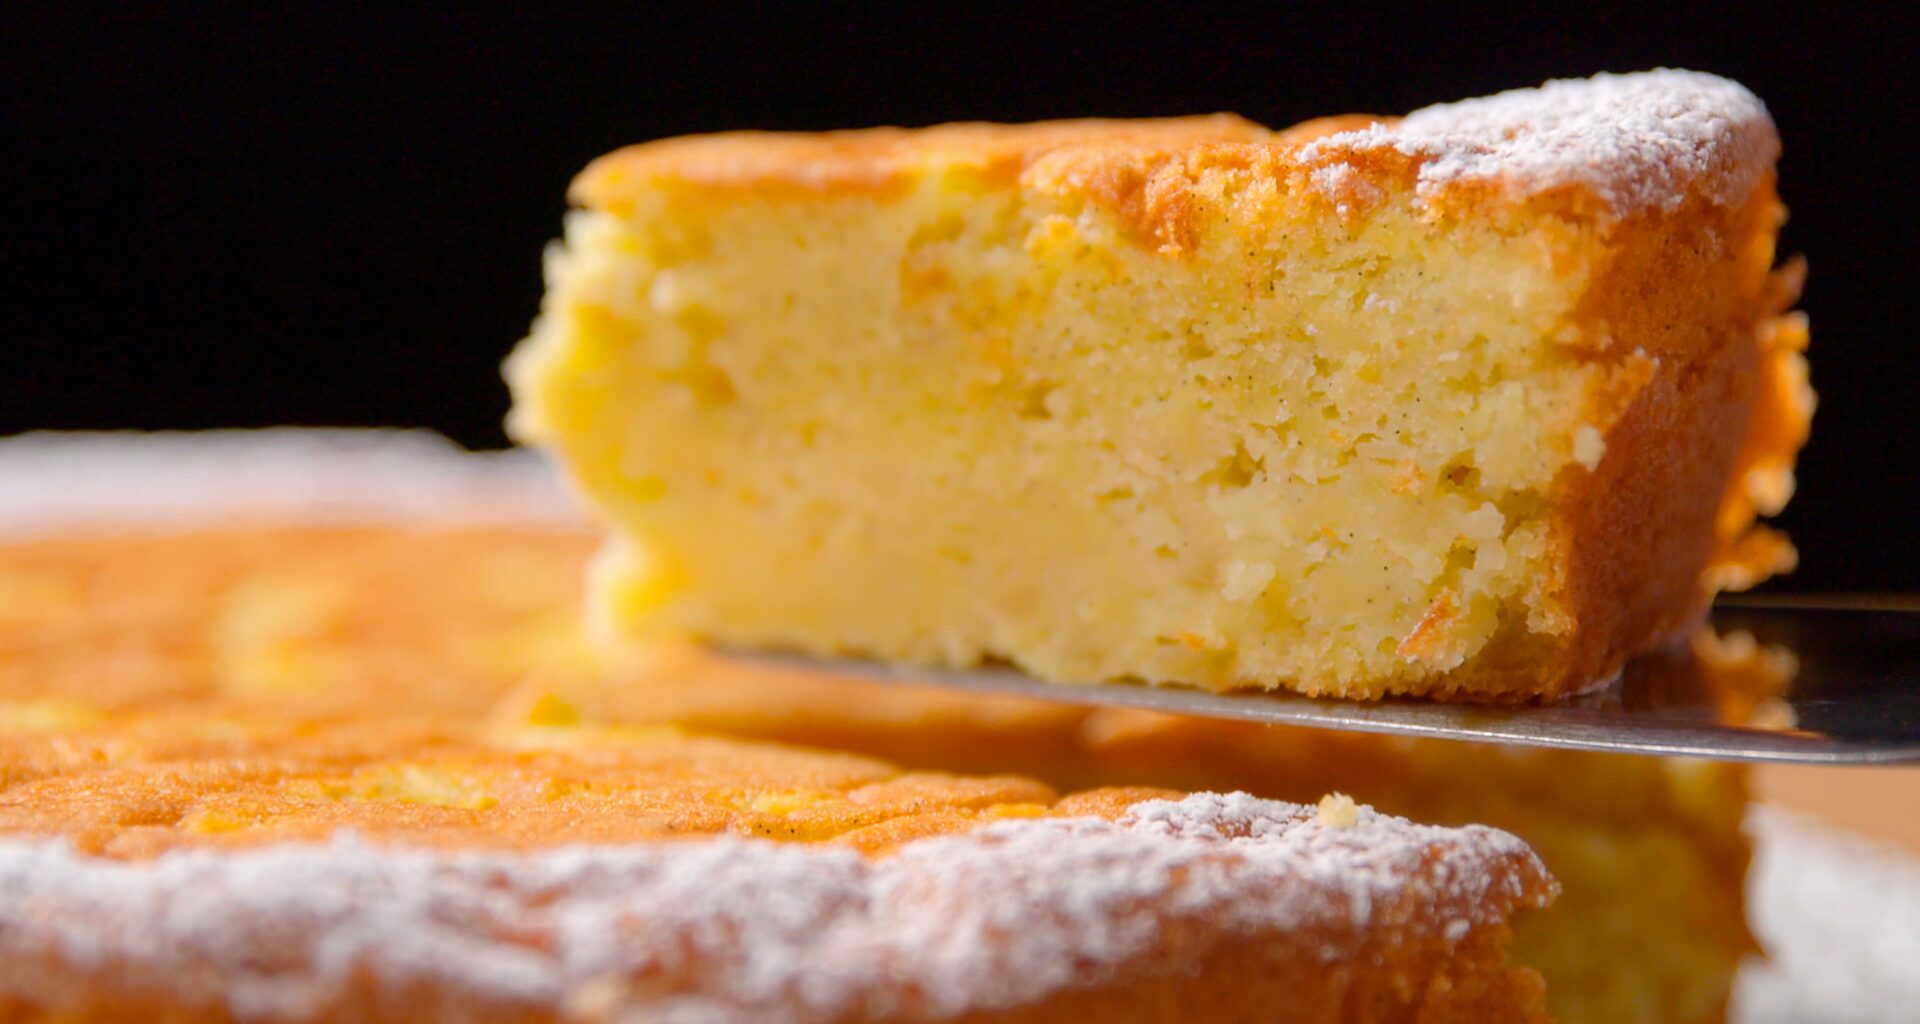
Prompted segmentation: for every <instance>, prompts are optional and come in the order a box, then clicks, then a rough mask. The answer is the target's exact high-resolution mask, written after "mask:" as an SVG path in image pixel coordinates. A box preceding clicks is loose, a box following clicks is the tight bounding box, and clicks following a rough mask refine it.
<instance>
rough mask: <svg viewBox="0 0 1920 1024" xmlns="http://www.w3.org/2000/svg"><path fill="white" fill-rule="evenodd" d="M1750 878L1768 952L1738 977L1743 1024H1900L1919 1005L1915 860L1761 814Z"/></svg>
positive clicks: (1752, 823)
mask: <svg viewBox="0 0 1920 1024" xmlns="http://www.w3.org/2000/svg"><path fill="white" fill-rule="evenodd" d="M1749 827H1750V828H1751V829H1752V830H1753V831H1754V832H1755V833H1756V834H1757V836H1756V838H1757V839H1758V842H1757V843H1756V844H1755V847H1756V849H1755V857H1754V864H1753V870H1752V871H1751V872H1750V873H1749V875H1748V878H1747V889H1748V893H1749V905H1750V907H1751V914H1752V918H1753V929H1754V932H1755V933H1756V934H1757V936H1758V937H1759V939H1760V944H1761V946H1763V947H1764V948H1765V949H1766V951H1767V958H1766V959H1765V960H1756V961H1755V962H1752V963H1749V964H1747V965H1746V966H1744V967H1743V968H1742V969H1741V971H1740V977H1739V981H1738V983H1737V984H1736V985H1735V988H1734V1005H1733V1011H1734V1012H1733V1013H1732V1015H1731V1018H1732V1019H1733V1020H1736V1021H1739V1022H1740V1024H1792V1022H1799V1021H1823V1022H1831V1024H1904V1022H1906V1021H1910V1020H1912V1019H1913V1014H1914V1008H1915V1007H1920V972H1916V971H1915V970H1914V965H1915V964H1920V858H1915V857H1914V856H1913V855H1912V853H1911V852H1910V851H1907V850H1903V849H1896V848H1894V847H1892V846H1888V845H1884V844H1880V843H1875V842H1872V841H1870V840H1866V839H1863V838H1860V837H1857V836H1853V835H1849V834H1845V833H1840V832H1836V831H1833V830H1831V829H1829V828H1825V827H1822V826H1820V825H1818V824H1816V823H1814V822H1813V821H1812V820H1811V819H1808V818H1803V817H1799V816H1797V815H1794V814H1792V813H1789V812H1782V811H1777V810H1770V809H1764V808H1763V809H1760V810H1758V811H1757V812H1756V813H1755V814H1754V815H1753V816H1752V817H1751V818H1750V820H1749Z"/></svg>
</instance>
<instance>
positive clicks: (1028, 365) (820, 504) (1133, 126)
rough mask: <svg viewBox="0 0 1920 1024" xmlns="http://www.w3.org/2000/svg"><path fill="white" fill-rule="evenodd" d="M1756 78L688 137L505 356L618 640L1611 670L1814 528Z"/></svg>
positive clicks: (1162, 677) (1337, 679)
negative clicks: (1178, 113)
mask: <svg viewBox="0 0 1920 1024" xmlns="http://www.w3.org/2000/svg"><path fill="white" fill-rule="evenodd" d="M1778 152H1779V140H1778V138H1777V135H1776V133H1775V130H1774V127H1773V123H1772V121H1771V120H1770V118H1769V117H1768V115H1767V113H1766V110H1765V107H1764V106H1763V105H1762V104H1761V103H1760V102H1759V100H1758V99H1756V98H1755V97H1754V96H1753V95H1752V94H1751V93H1749V92H1747V91H1746V90H1745V89H1744V88H1742V87H1740V86H1739V85H1737V84H1735V83H1732V82H1728V81H1726V80H1724V79H1719V78H1714V77H1712V76H1708V75H1701V74H1696V73H1691V72H1679V71H1657V72H1648V73H1643V74H1635V75H1622V76H1599V77H1596V78H1593V79H1589V80H1583V81H1566V82H1554V83H1549V84H1548V85H1546V86H1544V87H1542V88H1540V89H1535V90H1520V91H1516V92H1512V93H1504V94H1501V95H1499V96H1494V97H1487V98H1483V99H1477V100H1468V101H1465V102H1462V103H1457V104H1448V105H1443V106H1439V107H1432V108H1428V109H1426V110H1422V111H1417V112H1415V113H1413V114H1411V115H1409V116H1407V117H1405V118H1403V119H1392V118H1335V119H1326V120H1322V121H1318V122H1309V123H1308V124H1306V125H1302V126H1298V127H1296V128H1294V129H1289V130H1286V131H1279V132H1273V131H1268V130H1266V129H1263V128H1259V127H1258V126H1255V125H1251V124H1249V123H1247V122H1244V121H1240V120H1236V119H1228V118H1222V117H1212V118H1199V119H1184V120H1174V121H1164V122H1140V123H1129V122H1068V123H1060V124H1049V125H1027V126H988V125H965V126H946V127H939V128H932V129H925V130H919V131H907V130H901V129H876V130H872V131H867V132H846V133H831V134H827V135H819V136H769V135H765V134H747V135H739V134H735V135H725V136H708V137H695V138H688V139H677V140H667V141H664V142H657V143H647V144H645V145H642V146H638V147H634V148H631V149H628V150H623V151H621V152H619V153H616V154H613V155H610V156H608V157H606V158H604V159H603V160H601V161H599V162H597V163H595V164H594V165H593V166H592V167H591V168H589V169H588V170H587V171H586V172H585V173H584V174H583V175H582V176H581V178H580V179H579V181H578V182H577V183H576V185H575V189H574V193H573V196H574V199H575V201H576V202H577V203H578V204H579V205H580V209H578V210H576V211H574V212H573V213H572V214H570V215H569V217H568V220H567V224H566V232H565V239H564V241H563V242H562V243H561V244H559V245H557V246H556V247H555V248H554V249H553V250H552V251H551V252H550V253H549V258H548V265H547V278H548V294H547V297H546V301H545V303H544V305H543V308H542V312H541V315H540V317H539V319H538V321H537V323H536V325H535V327H534V329H533V332H532V335H531V337H530V338H529V339H528V340H527V341H526V342H525V343H524V345H523V346H522V347H521V349H520V350H519V351H518V352H516V354H515V355H514V357H513V358H512V360H511V361H510V363H509V365H508V368H507V375H508V378H509V380H510V382H511V384H512V385H513V390H514V394H515V408H514V412H513V415H512V420H511V423H510V426H511V429H512V431H513V433H514V434H515V436H516V437H518V438H520V439H522V440H524V441H527V442H530V443H533V444H537V445H540V446H543V447H545V448H547V449H548V450H550V451H552V452H553V453H555V454H556V455H557V456H558V457H559V459H560V461H561V462H562V463H563V465H564V466H565V467H566V469H567V471H568V473H569V474H570V476H571V477H572V478H573V480H574V481H575V483H576V484H577V486H578V489H579V491H580V493H581V494H582V495H583V496H584V497H585V498H586V499H587V500H588V501H589V503H590V504H591V506H592V507H593V509H594V512H595V514H596V516H597V517H598V518H599V519H600V520H601V521H602V522H603V523H604V524H605V525H606V526H607V527H608V529H609V534H610V536H609V540H608V543H607V545H606V547H605V549H604V551H603V553H602V555H601V557H600V559H599V562H598V565H597V567H596V570H595V572H594V576H593V579H594V593H595V599H594V608H595V614H596V615H597V616H598V618H599V620H600V621H601V622H602V623H603V624H604V625H606V626H608V627H610V628H612V629H613V630H615V631H617V632H623V633H627V634H632V635H640V634H690V635H693V636H696V637H703V638H713V639H718V640H722V641H725V642H727V643H730V644H734V645H743V646H757V647H769V648H782V649H796V650H802V651H811V652H819V653H832V654H855V655H863V656H871V657H875V658H879V659H882V660H887V661H893V662H904V663H913V664H931V665H969V664H975V663H979V662H982V661H988V660H1007V661H1011V662H1012V663H1014V664H1015V665H1017V666H1018V667H1019V668H1021V669H1023V670H1025V671H1027V672H1029V673H1031V674H1034V675H1036V676H1039V677H1042V678H1046V679H1051V680H1057V681H1065V682H1078V683H1088V682H1100V681H1107V680H1121V679H1137V680H1145V681H1148V682H1156V683H1179V684H1185V685H1194V686H1200V687H1205V688H1209V689H1235V688H1277V687H1285V688H1290V689H1294V690H1298V691H1301V692H1305V693H1310V694H1322V695H1337V696H1345V697H1359V698H1372V697H1379V696H1383V695H1387V694H1419V695H1428V696H1434V697H1441V698H1452V699H1473V700H1487V701H1512V700H1524V699H1533V698H1538V697H1543V696H1554V695H1560V694H1566V693H1570V692H1577V691H1580V690H1584V689H1588V688H1591V687H1593V686H1595V685H1596V684H1598V683H1600V682H1602V681H1604V680H1606V679H1608V678H1610V677H1611V676H1613V675H1614V674H1615V673H1616V672H1617V671H1618V670H1619V668H1620V666H1621V664H1622V663H1623V661H1624V659H1625V658H1626V657H1627V656H1628V655H1629V654H1630V653H1632V652H1635V651H1639V650H1645V649H1648V648H1651V647H1655V646H1659V645H1661V644H1664V643H1667V642H1669V641H1673V640H1676V639H1679V638H1682V637H1684V636H1685V635H1686V634H1687V632H1688V631H1690V630H1691V629H1693V628H1694V626H1695V625H1697V623H1698V622H1699V621H1700V617H1701V615H1702V614H1703V612H1704V609H1705V608H1706V606H1707V604H1708V602H1709V601H1710V599H1711V597H1712V595H1713V594H1714V593H1715V592H1716V591H1718V590H1720V589H1726V588H1738V587H1744V586H1749V585H1752V584H1753V583H1755V582H1758V581H1759V580H1761V579H1764V578H1765V577H1766V576H1767V575H1769V574H1770V573H1773V572H1778V571H1785V570H1786V569H1789V568H1791V566H1792V564H1793V558H1794V556H1793V550H1792V547H1791V545H1790V544H1788V543H1787V542H1786V541H1785V539H1784V538H1782V537H1780V536H1779V535H1778V534H1776V533H1773V532H1772V531H1769V530H1767V529H1766V528H1765V527H1763V526H1757V525H1756V520H1757V519H1758V518H1759V517H1763V516H1766V515H1771V514H1773V513H1775V512H1777V511H1779V509H1780V507H1781V506H1782V505H1783V504H1784V502H1785V501H1786V500H1787V498H1788V497H1789V496H1790V495H1791V492H1792V465H1793V459H1794V457H1795V454H1796V453H1797V451H1798V450H1799V447H1800V445H1801V444H1802V443H1803V442H1804V440H1805V436H1806V425H1807V421H1808V417H1809V415H1810V414H1811V410H1812V393H1811V391H1810V389H1809V388H1808V387H1807V383H1806V369H1805V360H1804V356H1803V351H1804V348H1805V345H1806V339H1807V332H1806V323H1805V320H1804V319H1803V318H1801V317H1800V316H1798V315H1797V314H1795V313H1792V312H1791V311H1790V310H1791V306H1792V304H1793V302H1794V301H1795V300H1796V297H1797V295H1798V287H1799V281H1800V276H1801V270H1800V267H1799V265H1798V264H1792V263H1790V264H1787V265H1785V266H1783V267H1781V268H1779V269H1777V270H1776V269H1775V254H1774V242H1775V237H1776V234H1777V231H1778V228H1779V226H1780V224H1781V221H1782V218H1783V216H1784V214H1783V209H1782V207H1781V205H1780V203H1779V200H1778V198H1777V197H1776V195H1775V192H1774V173H1773V165H1774V160H1775V158H1776V156H1777V154H1778Z"/></svg>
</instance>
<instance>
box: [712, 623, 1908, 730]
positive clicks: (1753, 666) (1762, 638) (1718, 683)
mask: <svg viewBox="0 0 1920 1024" xmlns="http://www.w3.org/2000/svg"><path fill="white" fill-rule="evenodd" d="M1713 625H1714V628H1715V630H1716V631H1717V632H1718V634H1719V636H1720V639H1719V641H1717V642H1715V643H1710V644H1707V645H1705V647H1704V649H1703V648H1702V645H1699V644H1696V645H1694V646H1693V647H1691V648H1688V647H1681V648H1678V649H1676V650H1674V651H1670V652H1666V653H1662V654H1657V655H1651V656H1648V657H1646V658H1641V659H1638V660H1636V661H1635V662H1633V663H1631V664H1629V665H1628V666H1627V669H1626V671H1624V672H1623V673H1622V674H1621V678H1620V679H1619V680H1617V681H1615V682H1614V683H1612V684H1610V685H1609V686H1607V687H1606V688H1604V689H1601V690H1599V691H1597V692H1594V693H1589V694H1585V695H1583V696H1581V697H1577V698H1574V699H1571V700H1567V701H1561V702H1556V703H1550V704H1541V705H1524V706H1513V707H1505V706H1484V705H1470V704H1443V703H1438V702H1433V701H1418V700H1387V701H1380V702H1373V703H1363V702H1357V701H1339V700H1319V699H1314V698H1309V697H1298V696H1293V695H1288V694H1272V693H1258V692H1244V693H1228V694H1219V693H1207V692H1203V691H1199V690H1188V689H1181V688H1176V687H1155V686H1143V685H1136V684H1124V683H1123V684H1102V685H1089V686H1075V685H1063V684H1059V683H1045V682H1040V681H1038V680H1036V679H1033V678H1030V677H1028V676H1025V675H1022V674H1020V673H1019V672H1016V671H1014V670H1012V669H1007V668H978V669H960V670H955V669H922V668H907V667H895V666H888V665H882V664H877V663H874V662H868V661H859V660H853V659H838V658H813V657H807V656H803V655H793V654H768V653H763V652H752V653H743V652H738V651H729V652H727V653H728V655H729V656H730V657H734V658H739V659H742V660H746V661H754V662H763V663H771V664H776V665H778V666H780V667H783V668H792V669H804V670H808V671H825V672H832V673H835V674H839V675H847V676H855V677H860V678H866V679H876V680H882V681H889V682H898V683H903V684H908V685H926V686H934V687H939V688H944V689H958V690H970V691H976V692H984V693H995V694H1007V695H1016V696H1023V697H1034V698H1039V699H1043V700H1052V701H1066V702H1070V703H1079V704H1099V705H1120V706H1125V707H1136V708H1148V709H1151V710H1155V711H1165V712H1171V713H1176V714H1183V715H1197V716H1201V717H1209V718H1235V719H1245V720H1252V721H1259V722H1271V723H1274V724H1281V725H1295V726H1310V727H1314V728H1323V729H1348V730H1357V731H1361V732H1379V733H1394V734H1400V735H1407V736H1426V737H1434V738H1443V739H1463V740H1478V741H1484V742H1498V743H1515V744H1522V745H1526V746H1539V747H1565V748H1572V749H1579V750H1607V751H1615V752H1619V753H1629V754H1655V755H1668V756H1686V757H1705V758H1715V759H1720V760H1738V761H1791V762H1803V763H1826V764H1897V763H1908V762H1920V609H1916V608H1913V607H1907V608H1899V607H1871V606H1869V607H1860V606H1859V604H1858V603H1857V602H1840V603H1838V604H1835V603H1826V604H1799V605H1789V604H1775V603H1765V604H1760V603H1755V604H1747V605H1735V606H1726V607H1720V608H1716V609H1715V611H1714V615H1713ZM1740 634H1746V635H1749V636H1751V637H1752V638H1753V639H1754V640H1755V641H1757V646H1756V647H1754V648H1753V649H1752V650H1749V649H1748V645H1747V644H1746V642H1745V640H1744V639H1743V638H1742V637H1741V636H1740ZM1716 652H1717V653H1716ZM1743 652H1744V655H1745V656H1742V654H1743Z"/></svg>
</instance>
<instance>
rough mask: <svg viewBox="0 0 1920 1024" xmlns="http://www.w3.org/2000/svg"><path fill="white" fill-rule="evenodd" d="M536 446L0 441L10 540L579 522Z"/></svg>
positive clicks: (2, 509) (330, 440)
mask: <svg viewBox="0 0 1920 1024" xmlns="http://www.w3.org/2000/svg"><path fill="white" fill-rule="evenodd" d="M577 515H578V514H577V513H576V512H575V511H574V509H573V505H572V503H571V502H570V501H569V500H568V499H567V496H566V494H565V492H564V491H563V489H562V488H561V487H560V486H558V484H557V482H556V481H555V479H554V474H553V473H552V471H551V470H550V469H549V467H548V466H547V465H546V464H545V463H544V462H543V461H541V459H540V457H539V456H538V455H536V454H533V453H531V452H526V451H512V452H499V453H485V454H482V453H472V452H466V451H462V450H461V449H459V448H456V447H454V446H453V445H452V444H450V443H448V442H447V441H446V440H445V439H443V438H441V437H439V436H438V435H436V434H430V433H427V432H425V431H405V430H308V429H275V430H232V431H207V432H200V433H182V434H169V433H157V434H136V433H121V434H115V433H108V434H58V433H41V434H25V435H21V436H18V437H12V438H6V439H4V440H0V532H4V533H6V534H13V535H21V534H35V533H42V532H63V533H64V532H71V531H73V530H74V529H76V528H82V527H104V526H140V527H156V526H185V525H204V524H205V523H207V522H208V521H209V520H211V519H215V518H218V519H222V520H231V519H269V520H274V521H280V522H300V523H313V522H322V523H325V522H341V521H370V520H371V521H379V520H394V519H401V520H408V521H415V522H447V521H449V520H452V521H492V522H554V523H560V522H572V521H574V520H575V519H576V518H577Z"/></svg>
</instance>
